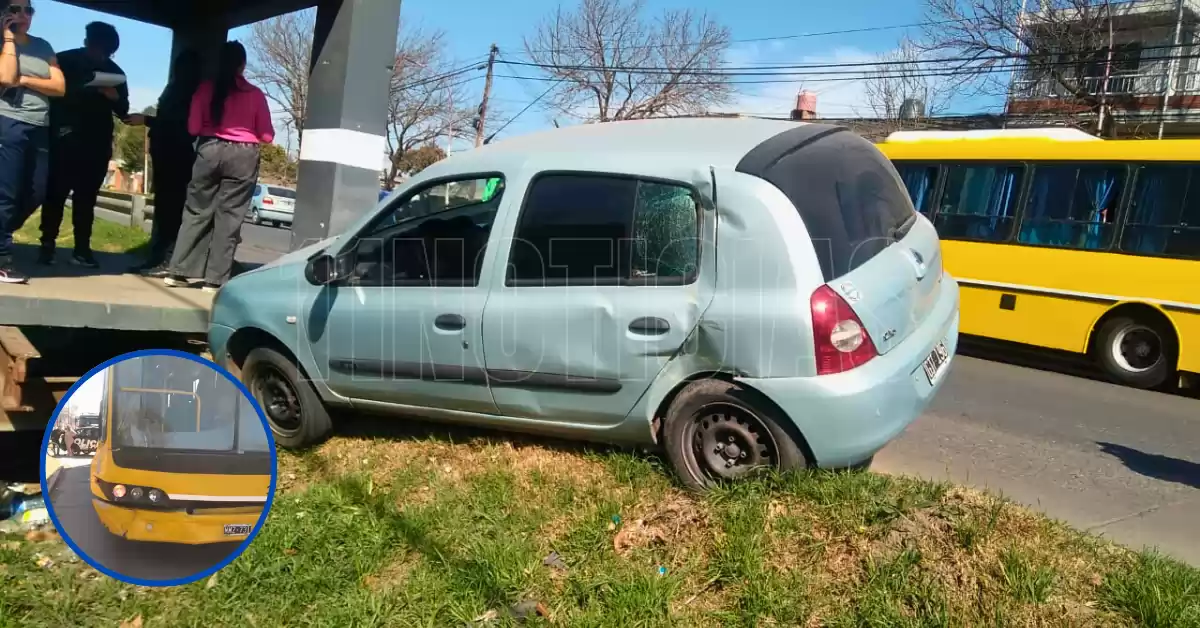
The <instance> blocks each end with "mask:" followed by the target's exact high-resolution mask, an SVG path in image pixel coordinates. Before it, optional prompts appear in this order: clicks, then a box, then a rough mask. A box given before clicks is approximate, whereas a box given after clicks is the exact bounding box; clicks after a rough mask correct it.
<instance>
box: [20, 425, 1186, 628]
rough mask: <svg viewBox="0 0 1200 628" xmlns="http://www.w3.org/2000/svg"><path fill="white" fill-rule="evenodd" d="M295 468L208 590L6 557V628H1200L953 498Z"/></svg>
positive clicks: (1110, 555) (465, 457) (339, 445)
mask: <svg viewBox="0 0 1200 628" xmlns="http://www.w3.org/2000/svg"><path fill="white" fill-rule="evenodd" d="M279 459H280V486H279V492H278V495H277V497H276V499H275V504H274V508H273V510H272V512H271V515H270V518H269V520H268V522H267V524H266V526H265V527H264V529H263V531H262V534H261V535H260V536H259V537H258V538H257V540H256V541H255V542H254V543H253V545H252V546H251V548H250V549H249V550H248V551H247V552H246V554H244V555H243V556H242V557H241V558H239V559H238V560H237V561H235V562H234V563H233V564H232V565H231V566H229V567H227V568H226V569H225V570H224V571H221V572H219V573H218V574H217V576H216V577H215V578H212V579H210V580H209V581H207V582H198V583H195V584H193V585H189V586H186V587H181V588H174V589H152V588H138V587H133V586H129V585H124V584H120V583H118V582H114V581H112V580H109V579H107V578H105V577H102V576H99V574H97V573H96V572H95V571H93V570H91V569H89V568H87V567H86V565H83V564H82V563H79V562H78V561H76V562H72V561H71V556H70V554H69V552H63V551H62V547H63V546H62V544H61V541H55V540H50V541H41V542H31V541H25V540H21V539H19V538H9V539H4V540H3V541H0V563H2V564H0V570H2V571H0V624H8V625H21V626H65V625H99V626H144V627H149V626H197V627H200V626H204V627H208V626H251V627H262V626H275V625H292V626H297V625H304V626H418V625H419V626H466V625H511V624H512V623H514V622H516V620H515V619H514V618H513V617H514V615H513V613H514V606H517V607H519V608H518V609H517V610H516V613H517V614H520V613H522V612H531V613H532V614H533V615H534V617H532V618H531V619H529V620H528V621H526V622H525V623H526V625H555V626H566V625H569V626H764V625H786V626H804V627H814V626H914V627H915V626H1088V627H1091V626H1137V625H1144V626H1152V627H1166V626H1178V627H1183V626H1197V625H1200V571H1197V570H1194V569H1192V568H1190V567H1186V566H1183V565H1181V564H1179V563H1176V562H1173V561H1170V560H1167V559H1164V558H1161V557H1158V556H1155V555H1150V554H1136V553H1133V552H1130V551H1127V550H1124V549H1121V548H1118V547H1115V546H1112V545H1109V544H1106V543H1104V542H1101V541H1098V540H1096V539H1094V538H1092V537H1088V536H1086V535H1083V534H1081V533H1079V532H1076V531H1073V530H1071V529H1069V528H1067V527H1065V526H1063V525H1061V524H1058V523H1055V522H1051V521H1049V520H1047V519H1046V518H1044V517H1042V516H1040V515H1036V514H1033V513H1031V512H1030V511H1028V510H1026V509H1023V508H1021V507H1018V506H1015V505H1012V504H1010V503H1007V502H1005V501H1003V500H1000V499H996V498H994V497H991V496H988V495H986V494H982V493H978V492H974V491H968V490H963V489H960V488H954V487H951V486H947V485H940V484H931V483H926V482H918V481H913V480H908V479H902V478H892V477H886V476H882V475H876V474H872V473H862V472H859V473H841V474H833V473H804V474H795V475H790V476H783V477H770V478H764V479H762V480H759V481H754V482H750V483H747V484H745V485H742V486H738V487H736V488H733V489H730V490H722V491H718V492H716V493H714V494H712V495H710V496H708V497H706V498H703V499H696V498H693V497H690V496H688V495H685V494H684V493H682V492H680V491H679V490H678V489H677V488H675V485H674V484H673V483H672V482H671V479H670V477H671V476H670V475H669V473H668V472H666V471H665V470H664V469H662V468H661V467H660V466H659V463H658V462H657V461H656V460H655V459H649V458H644V457H640V456H634V455H629V454H611V453H606V454H591V453H572V452H570V451H566V450H559V449H553V448H548V447H546V446H544V445H526V444H519V443H514V442H512V441H507V440H502V439H501V440H484V439H477V440H472V441H470V442H468V443H466V444H450V443H447V442H445V441H444V440H440V439H422V440H406V441H398V442H397V441H388V440H360V439H353V438H341V439H337V440H334V441H332V442H330V443H328V444H326V445H325V446H323V447H322V448H321V449H319V450H318V451H315V452H312V453H308V454H306V455H303V456H295V455H291V454H286V453H281V454H280V457H279ZM552 552H556V554H555V556H556V557H557V560H554V559H553V558H550V559H549V560H548V557H550V556H551V553H552ZM45 557H49V558H51V559H52V560H54V561H55V562H53V563H52V564H50V565H49V566H39V560H41V562H42V563H43V564H45ZM547 563H549V564H547ZM522 602H524V604H522ZM537 603H540V604H541V607H540V608H541V610H542V611H544V612H545V616H537V613H538V610H537V607H536V604H537Z"/></svg>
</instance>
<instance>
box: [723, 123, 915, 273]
mask: <svg viewBox="0 0 1200 628" xmlns="http://www.w3.org/2000/svg"><path fill="white" fill-rule="evenodd" d="M737 169H738V170H739V171H741V172H745V173H747V174H753V175H755V176H758V177H761V178H763V179H766V180H767V181H769V182H771V183H772V184H773V185H775V187H777V188H779V189H780V191H782V192H783V193H784V194H785V195H786V196H787V197H788V199H789V200H790V201H791V202H792V204H793V205H795V206H796V210H797V211H798V212H799V213H800V217H801V219H803V221H804V225H805V227H807V229H808V233H809V236H810V237H811V238H812V244H813V247H814V248H815V249H816V252H817V256H818V258H819V259H820V264H821V271H822V274H823V275H824V277H825V281H826V282H829V281H833V280H834V279H837V278H838V277H841V276H843V275H845V274H847V273H849V272H851V271H853V270H854V269H856V268H858V267H860V266H862V265H863V264H865V263H866V262H867V261H869V260H870V259H871V258H873V257H875V256H876V255H878V254H879V253H880V251H883V250H884V249H885V248H887V247H888V246H889V245H891V244H892V243H893V242H894V241H895V240H897V239H900V238H902V237H904V235H905V234H906V233H907V232H908V229H910V228H911V227H912V225H913V224H914V222H915V221H916V210H915V209H913V205H912V201H911V200H909V196H908V193H907V192H906V190H905V187H904V182H903V181H901V180H900V176H899V175H898V174H897V173H896V169H895V167H893V166H892V163H891V162H890V161H888V159H887V158H886V157H884V156H883V154H882V153H880V152H879V150H878V149H876V148H875V146H874V145H873V144H871V143H870V142H869V141H867V140H865V139H863V138H862V137H860V136H858V135H856V134H854V133H852V132H850V131H849V130H846V129H843V128H839V127H830V126H827V125H815V124H814V125H805V126H802V127H797V128H796V129H793V130H791V131H786V132H784V133H781V134H780V135H777V136H775V137H773V138H771V139H769V140H767V141H766V142H763V143H762V144H761V145H759V146H758V147H757V148H755V149H754V150H752V151H751V152H750V153H748V154H747V155H746V157H745V158H743V159H742V162H741V163H739V164H738V168H737Z"/></svg>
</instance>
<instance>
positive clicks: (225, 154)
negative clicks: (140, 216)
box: [163, 41, 275, 292]
mask: <svg viewBox="0 0 1200 628" xmlns="http://www.w3.org/2000/svg"><path fill="white" fill-rule="evenodd" d="M245 71H246V49H245V47H243V46H242V44H240V43H238V42H236V41H229V42H225V44H224V45H223V46H222V47H221V56H220V60H219V62H218V66H217V73H216V77H215V78H214V79H213V80H211V81H204V82H202V83H200V86H199V87H198V88H197V89H196V93H195V95H194V96H193V97H192V103H191V108H190V111H189V114H188V132H189V133H190V134H191V135H193V136H195V137H196V138H198V139H197V142H196V163H195V165H194V166H193V167H192V180H191V183H189V184H188V197H187V205H186V206H185V208H184V214H183V226H182V227H181V228H180V230H179V237H178V238H177V239H176V241H175V253H174V255H173V256H172V257H171V268H170V274H168V275H167V276H166V277H165V278H163V281H164V283H166V284H167V285H168V286H173V287H183V286H189V285H191V280H192V279H202V280H203V282H204V285H203V286H202V288H203V289H204V290H205V291H208V292H215V291H217V290H218V289H219V288H220V287H221V286H222V285H224V283H225V282H226V281H228V280H229V277H230V274H231V272H232V270H233V256H234V253H235V252H236V250H237V245H238V239H239V234H240V232H241V229H242V222H243V221H244V220H245V219H246V213H247V212H248V211H249V210H250V201H251V200H252V199H253V198H254V187H255V184H256V183H257V181H258V165H259V148H260V147H261V146H262V145H263V144H269V143H271V141H272V140H273V139H275V127H274V125H273V124H272V122H271V108H270V107H269V106H268V105H267V97H266V95H265V94H263V92H262V90H261V89H259V88H257V87H255V86H254V85H251V84H250V82H249V81H247V80H246V78H245V76H244V74H245Z"/></svg>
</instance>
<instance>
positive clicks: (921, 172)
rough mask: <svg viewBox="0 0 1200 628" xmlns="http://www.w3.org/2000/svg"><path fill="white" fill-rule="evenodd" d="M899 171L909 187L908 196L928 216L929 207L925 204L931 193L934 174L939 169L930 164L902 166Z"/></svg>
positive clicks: (906, 186) (905, 184)
mask: <svg viewBox="0 0 1200 628" xmlns="http://www.w3.org/2000/svg"><path fill="white" fill-rule="evenodd" d="M899 171H900V178H901V179H903V180H904V187H905V188H907V189H908V196H909V197H910V198H911V199H912V202H913V207H915V208H916V209H917V211H919V212H921V213H922V214H925V215H926V216H928V215H929V208H928V207H926V206H925V205H926V203H925V201H926V199H927V197H928V195H929V187H930V185H931V184H932V183H933V175H934V173H935V172H937V170H936V169H935V168H932V167H929V166H902V167H901V168H899Z"/></svg>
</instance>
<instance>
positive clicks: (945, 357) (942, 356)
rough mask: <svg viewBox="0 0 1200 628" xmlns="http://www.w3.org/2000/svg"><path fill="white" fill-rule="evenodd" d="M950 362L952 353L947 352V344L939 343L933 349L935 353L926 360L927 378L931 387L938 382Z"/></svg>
mask: <svg viewBox="0 0 1200 628" xmlns="http://www.w3.org/2000/svg"><path fill="white" fill-rule="evenodd" d="M949 361H950V352H948V351H946V343H945V342H939V343H938V344H937V346H936V347H934V348H933V352H932V353H930V354H929V357H927V358H925V364H924V365H923V366H924V369H925V377H926V379H928V380H929V383H930V385H932V384H933V383H934V382H936V381H937V379H938V376H939V375H941V374H942V370H943V369H945V368H946V363H947V362H949Z"/></svg>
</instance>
